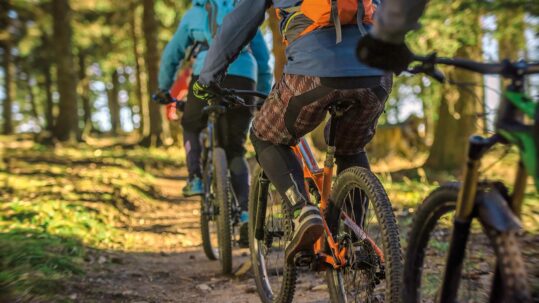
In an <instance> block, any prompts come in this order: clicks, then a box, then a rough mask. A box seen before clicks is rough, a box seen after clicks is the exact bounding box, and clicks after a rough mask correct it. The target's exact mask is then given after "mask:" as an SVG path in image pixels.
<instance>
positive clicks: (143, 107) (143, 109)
mask: <svg viewBox="0 0 539 303" xmlns="http://www.w3.org/2000/svg"><path fill="white" fill-rule="evenodd" d="M136 12H137V9H136V6H135V7H133V9H132V10H131V20H130V30H131V39H132V41H133V56H134V57H135V76H136V77H135V79H136V89H135V93H136V96H137V105H138V115H139V118H140V121H139V132H140V134H141V135H142V136H143V137H144V136H146V135H148V133H149V129H148V127H146V124H147V123H146V121H147V120H148V119H149V117H148V116H149V112H148V104H147V103H148V101H147V100H145V99H144V97H143V96H144V93H143V90H142V76H141V74H142V67H141V64H140V58H141V55H140V51H139V48H138V45H139V37H138V34H137V13H136Z"/></svg>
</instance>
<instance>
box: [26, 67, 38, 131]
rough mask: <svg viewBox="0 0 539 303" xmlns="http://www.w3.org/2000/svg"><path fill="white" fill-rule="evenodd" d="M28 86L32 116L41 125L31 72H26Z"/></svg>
mask: <svg viewBox="0 0 539 303" xmlns="http://www.w3.org/2000/svg"><path fill="white" fill-rule="evenodd" d="M26 88H27V89H28V100H29V101H30V111H31V113H32V117H33V118H34V119H35V121H36V123H37V124H38V125H41V121H40V120H39V114H38V112H37V105H36V95H35V94H34V86H33V85H32V78H31V77H30V73H26Z"/></svg>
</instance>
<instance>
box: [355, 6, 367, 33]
mask: <svg viewBox="0 0 539 303" xmlns="http://www.w3.org/2000/svg"><path fill="white" fill-rule="evenodd" d="M364 17H365V6H364V4H363V0H358V1H357V27H358V28H359V32H360V33H361V35H362V36H365V35H366V34H367V29H366V28H365V26H364V25H363V18H364Z"/></svg>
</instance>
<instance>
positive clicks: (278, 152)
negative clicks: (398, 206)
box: [250, 132, 370, 197]
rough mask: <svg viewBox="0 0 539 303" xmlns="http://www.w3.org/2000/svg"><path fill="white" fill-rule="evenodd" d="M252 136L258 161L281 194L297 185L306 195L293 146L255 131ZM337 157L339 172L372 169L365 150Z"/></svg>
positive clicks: (299, 190) (301, 171)
mask: <svg viewBox="0 0 539 303" xmlns="http://www.w3.org/2000/svg"><path fill="white" fill-rule="evenodd" d="M250 137H251V142H252V143H253V146H254V148H255V151H256V155H257V160H258V163H259V164H260V166H261V167H262V168H263V169H264V173H265V174H266V176H267V177H268V178H269V180H270V181H271V183H272V184H273V185H274V186H275V188H276V189H277V191H278V192H279V193H280V194H281V196H282V197H286V192H287V190H289V189H290V188H291V187H296V188H297V191H298V192H299V193H301V194H303V195H304V197H306V196H307V195H306V190H305V183H304V180H303V168H302V166H301V164H300V162H299V160H298V158H297V157H296V155H295V154H294V152H293V151H292V148H291V147H290V146H287V145H276V144H272V143H271V142H267V141H263V140H261V139H259V138H258V137H257V136H256V135H254V133H253V132H251V135H250ZM335 158H336V162H337V173H340V172H341V171H343V170H345V169H347V168H350V167H353V166H360V167H364V168H367V169H370V166H369V160H368V158H367V154H366V153H365V152H361V153H359V154H355V155H346V156H339V155H336V157H335Z"/></svg>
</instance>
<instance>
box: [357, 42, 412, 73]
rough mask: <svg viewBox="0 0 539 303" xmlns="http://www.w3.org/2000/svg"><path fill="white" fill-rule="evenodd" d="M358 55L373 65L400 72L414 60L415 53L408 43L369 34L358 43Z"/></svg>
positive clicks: (364, 61) (363, 60)
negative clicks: (390, 40)
mask: <svg viewBox="0 0 539 303" xmlns="http://www.w3.org/2000/svg"><path fill="white" fill-rule="evenodd" d="M357 57H358V59H359V60H361V62H363V63H365V64H367V65H370V66H372V67H376V68H380V69H383V70H387V71H392V72H394V73H396V74H400V73H401V72H402V71H404V70H406V69H407V68H408V66H409V65H410V63H411V62H412V61H413V54H412V52H411V51H410V49H409V48H408V46H407V45H406V43H404V42H403V43H401V44H394V43H389V42H385V41H382V40H380V39H377V38H376V37H373V36H372V35H371V34H367V35H366V36H365V37H363V39H361V40H360V41H359V43H358V45H357Z"/></svg>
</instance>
